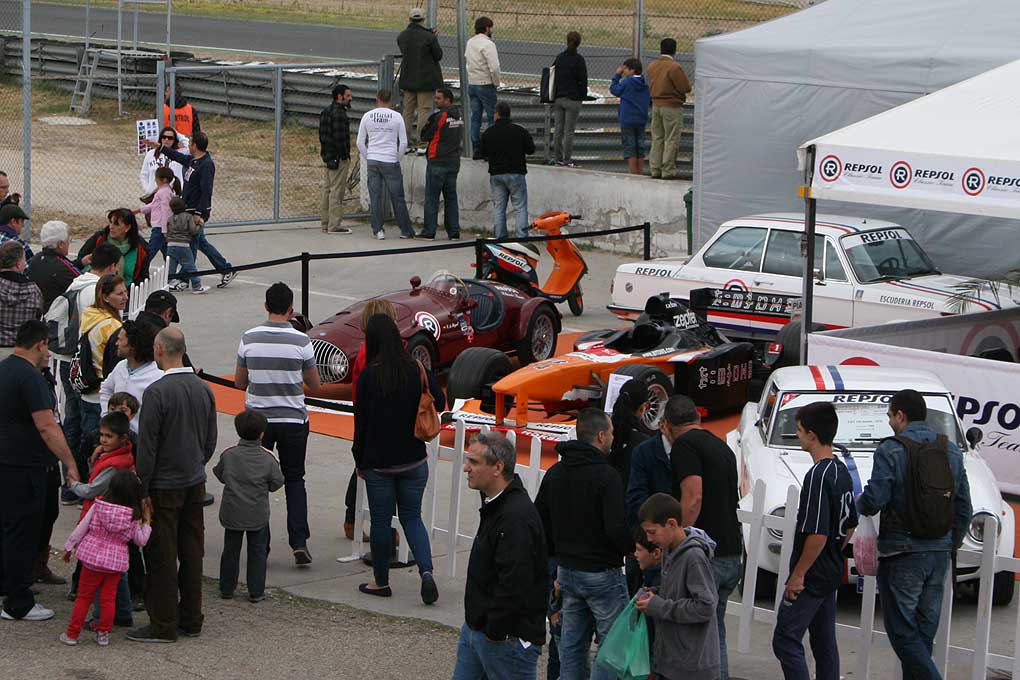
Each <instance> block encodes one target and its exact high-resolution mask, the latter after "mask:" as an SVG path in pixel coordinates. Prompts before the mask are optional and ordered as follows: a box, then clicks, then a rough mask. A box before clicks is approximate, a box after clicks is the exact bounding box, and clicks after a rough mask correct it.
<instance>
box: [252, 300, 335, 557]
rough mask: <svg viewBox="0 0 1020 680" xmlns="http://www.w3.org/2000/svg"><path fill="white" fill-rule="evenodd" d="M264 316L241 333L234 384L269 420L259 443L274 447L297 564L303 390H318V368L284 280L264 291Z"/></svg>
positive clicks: (302, 495)
mask: <svg viewBox="0 0 1020 680" xmlns="http://www.w3.org/2000/svg"><path fill="white" fill-rule="evenodd" d="M266 312H267V313H268V314H269V319H268V320H267V321H266V322H264V323H262V324H261V325H259V326H256V327H255V328H252V329H251V330H249V331H247V332H246V333H245V334H244V335H243V336H241V344H240V346H239V347H238V348H237V368H236V369H235V371H234V383H235V384H236V385H237V387H238V388H239V389H242V390H246V391H247V395H246V397H245V405H246V406H247V407H248V408H250V409H252V410H254V411H258V412H259V413H261V414H262V415H264V416H265V417H266V420H268V421H269V426H268V427H267V428H266V433H265V435H264V436H263V437H262V445H263V446H265V447H266V448H267V449H269V450H270V451H272V450H273V447H274V446H275V447H276V449H277V453H278V455H279V457H280V467H281V468H282V469H283V479H284V484H283V488H284V491H285V492H286V494H287V538H288V541H289V543H290V548H291V550H293V551H294V562H295V564H297V566H299V567H304V566H308V565H309V564H311V563H312V554H311V553H310V552H309V551H308V538H309V534H310V532H309V530H308V494H307V492H306V491H305V451H306V449H307V446H308V411H307V410H306V409H305V389H310V390H317V389H319V371H318V369H317V368H316V366H315V353H314V352H313V351H312V342H311V340H309V339H308V336H307V335H306V334H304V333H302V332H301V331H299V330H296V329H295V328H294V327H293V326H292V325H291V323H290V319H291V317H292V316H294V292H293V291H292V290H291V289H290V288H289V287H288V286H287V285H286V284H284V283H274V284H273V285H272V286H270V287H269V289H268V290H267V291H266Z"/></svg>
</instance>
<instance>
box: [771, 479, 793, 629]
mask: <svg viewBox="0 0 1020 680" xmlns="http://www.w3.org/2000/svg"><path fill="white" fill-rule="evenodd" d="M799 502H800V493H799V492H798V491H797V487H795V486H794V485H793V484H791V485H790V486H789V487H787V489H786V513H785V515H784V516H783V544H782V550H781V551H780V553H779V577H778V578H777V579H776V597H775V599H774V600H773V604H774V606H773V607H772V611H774V612H775V613H777V614H778V613H779V606H780V605H781V604H782V602H783V594H784V593H785V592H786V579H788V578H789V577H790V555H792V554H793V539H794V538H795V537H796V535H797V511H796V510H795V508H796V507H797V504H798V503H799ZM773 620H774V619H773Z"/></svg>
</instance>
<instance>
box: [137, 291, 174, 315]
mask: <svg viewBox="0 0 1020 680" xmlns="http://www.w3.org/2000/svg"><path fill="white" fill-rule="evenodd" d="M167 309H172V310H174V315H173V317H171V321H173V322H175V323H176V322H179V321H180V320H181V317H180V315H179V314H178V313H177V298H176V297H175V296H174V294H173V293H171V292H170V291H166V290H157V291H154V292H152V293H149V297H147V298H145V311H147V312H153V313H154V314H160V313H162V312H164V311H166V310H167Z"/></svg>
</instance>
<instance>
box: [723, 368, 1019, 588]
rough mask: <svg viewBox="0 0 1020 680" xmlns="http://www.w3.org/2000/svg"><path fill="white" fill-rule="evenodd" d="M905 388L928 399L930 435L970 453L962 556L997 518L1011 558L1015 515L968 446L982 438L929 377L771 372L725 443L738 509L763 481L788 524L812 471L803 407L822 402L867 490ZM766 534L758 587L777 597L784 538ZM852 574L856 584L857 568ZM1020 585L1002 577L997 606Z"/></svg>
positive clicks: (862, 371) (773, 509) (769, 507)
mask: <svg viewBox="0 0 1020 680" xmlns="http://www.w3.org/2000/svg"><path fill="white" fill-rule="evenodd" d="M907 388H911V389H915V390H917V391H918V392H920V393H921V394H923V395H924V397H925V401H926V402H927V404H928V419H927V420H928V424H929V425H930V426H931V427H932V429H934V430H935V431H936V432H939V433H942V434H945V435H946V436H947V437H948V438H949V439H950V440H952V441H955V442H956V444H957V446H959V447H960V450H961V451H963V452H964V464H965V466H966V469H967V478H968V481H969V482H970V494H971V502H972V505H973V513H974V515H973V521H972V522H971V525H970V529H969V531H968V532H967V536H966V537H965V538H964V544H963V545H964V548H965V549H969V550H980V549H981V546H982V541H983V538H984V536H983V534H984V529H983V528H984V519H985V517H986V516H987V515H992V516H994V517H995V518H996V519H997V520H998V526H999V546H998V554H999V555H1002V556H1005V557H1012V556H1013V542H1014V516H1013V510H1012V508H1010V507H1009V505H1008V504H1007V503H1006V502H1005V501H1004V500H1003V499H1002V496H1001V495H1000V494H999V489H998V484H997V483H996V481H995V477H994V475H993V474H992V471H991V470H990V469H989V468H988V465H987V464H986V463H985V461H984V460H983V459H982V458H981V456H980V454H979V453H978V452H977V451H976V450H975V447H974V445H973V444H972V443H970V442H968V438H969V439H971V440H973V441H974V442H977V441H978V440H979V439H980V431H977V430H976V428H973V429H972V430H971V431H969V432H968V433H967V437H965V436H964V432H963V428H962V426H961V424H960V419H959V418H958V417H957V416H956V413H955V411H954V410H953V400H952V397H951V396H950V394H949V391H948V390H947V389H946V387H945V386H944V385H943V384H942V382H941V381H940V380H939V379H938V378H937V377H935V375H933V374H932V373H929V372H927V371H916V370H905V369H890V368H885V367H881V368H880V367H877V366H790V367H787V368H780V369H778V370H776V371H775V372H773V373H772V375H771V377H770V378H769V380H768V382H767V383H766V385H765V391H764V393H763V395H764V396H763V397H762V400H761V401H760V402H758V403H749V404H747V405H746V406H745V407H744V410H743V412H742V413H741V416H740V424H739V426H738V427H737V429H736V430H733V431H731V432H730V433H729V434H728V435H727V443H728V444H729V445H730V448H732V449H733V451H734V453H736V455H737V458H738V460H737V469H738V470H739V474H740V478H741V494H744V495H743V497H742V499H741V501H740V507H741V509H742V510H748V511H750V510H751V509H752V507H751V506H752V495H751V494H750V493H749V491H750V489H752V488H753V487H754V484H755V482H756V481H757V480H759V479H762V480H765V482H766V501H765V508H766V512H768V513H769V514H772V515H778V516H785V512H786V508H785V507H784V506H785V504H786V491H787V488H788V487H789V486H790V485H791V484H794V485H796V486H797V488H800V485H801V482H802V481H803V479H804V475H805V473H806V472H807V471H808V470H809V469H810V468H811V465H812V462H811V456H810V454H808V453H807V452H805V451H802V450H801V448H800V446H799V445H798V441H797V422H796V413H797V410H798V409H799V408H800V407H801V406H805V405H807V404H810V403H813V402H816V401H828V402H832V404H833V406H835V407H836V412H837V413H838V414H839V431H838V432H837V433H836V440H835V443H836V444H837V445H842V446H843V447H845V448H846V449H847V451H848V452H849V454H850V456H852V458H853V462H854V463H855V464H856V467H857V471H858V473H859V475H860V483H861V485H862V486H863V485H866V484H867V483H868V479H869V478H870V477H871V468H872V461H873V455H874V451H875V448H876V447H877V446H878V443H879V441H881V440H882V439H883V438H885V437H890V436H892V434H893V433H892V430H891V428H890V427H889V420H888V416H887V409H888V403H889V399H890V398H891V397H892V395H893V394H895V393H896V392H898V391H899V390H901V389H907ZM837 455H840V454H837ZM848 467H850V466H848ZM767 531H768V535H767V536H766V538H767V540H765V541H763V543H762V548H761V553H760V556H759V559H760V563H759V564H760V565H761V568H762V571H761V572H759V584H761V587H762V588H763V589H768V588H770V587H772V588H773V589H774V586H775V583H776V575H777V574H778V573H779V552H780V549H781V547H782V546H781V543H782V532H781V531H777V530H773V529H768V530H767ZM744 544H745V545H750V527H749V526H748V525H744ZM847 574H848V577H849V578H851V579H853V581H856V571H855V570H854V568H853V561H852V560H850V563H849V568H848V570H847ZM957 574H958V576H957V580H958V581H961V582H962V581H969V580H974V579H976V578H977V573H976V568H966V567H961V568H959V569H958V572H957ZM1014 585H1015V581H1014V579H1013V573H1012V572H1001V573H999V574H996V575H995V582H994V588H995V591H994V596H993V601H994V603H995V604H997V605H1002V604H1008V603H1009V602H1010V601H1011V600H1012V599H1013V589H1014ZM772 592H774V590H773V591H772Z"/></svg>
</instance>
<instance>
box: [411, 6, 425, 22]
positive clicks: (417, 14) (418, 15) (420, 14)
mask: <svg viewBox="0 0 1020 680" xmlns="http://www.w3.org/2000/svg"><path fill="white" fill-rule="evenodd" d="M408 16H409V17H410V18H411V21H424V20H425V12H424V11H422V8H421V7H412V8H411V11H410V12H409V13H408Z"/></svg>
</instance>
